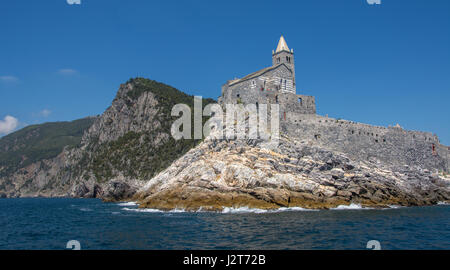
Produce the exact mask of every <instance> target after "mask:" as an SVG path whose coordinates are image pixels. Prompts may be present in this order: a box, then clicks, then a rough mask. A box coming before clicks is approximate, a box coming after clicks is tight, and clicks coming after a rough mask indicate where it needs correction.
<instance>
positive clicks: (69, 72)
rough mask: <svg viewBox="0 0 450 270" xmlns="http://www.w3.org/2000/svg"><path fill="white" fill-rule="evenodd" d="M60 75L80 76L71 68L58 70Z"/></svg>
mask: <svg viewBox="0 0 450 270" xmlns="http://www.w3.org/2000/svg"><path fill="white" fill-rule="evenodd" d="M58 73H59V74H61V75H66V76H68V75H75V74H78V71H77V70H75V69H71V68H63V69H60V70H58Z"/></svg>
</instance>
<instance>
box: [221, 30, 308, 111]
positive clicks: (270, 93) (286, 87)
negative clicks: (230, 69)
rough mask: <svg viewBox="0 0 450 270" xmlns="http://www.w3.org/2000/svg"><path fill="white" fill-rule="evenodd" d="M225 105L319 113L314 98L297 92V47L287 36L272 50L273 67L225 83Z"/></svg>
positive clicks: (223, 102)
mask: <svg viewBox="0 0 450 270" xmlns="http://www.w3.org/2000/svg"><path fill="white" fill-rule="evenodd" d="M219 103H221V104H235V103H242V104H256V105H259V104H279V105H280V113H281V114H282V115H283V114H284V115H285V114H286V113H289V112H294V113H301V114H315V113H316V105H315V100H314V97H312V96H305V95H297V88H296V79H295V59H294V50H293V49H289V47H288V45H287V43H286V40H285V39H284V37H283V36H281V37H280V40H279V42H278V46H277V48H276V50H274V51H272V66H269V67H266V68H264V69H261V70H259V71H256V72H254V73H251V74H249V75H247V76H244V77H242V78H241V79H234V80H229V81H227V82H226V83H225V84H224V85H223V86H222V96H221V97H220V98H219Z"/></svg>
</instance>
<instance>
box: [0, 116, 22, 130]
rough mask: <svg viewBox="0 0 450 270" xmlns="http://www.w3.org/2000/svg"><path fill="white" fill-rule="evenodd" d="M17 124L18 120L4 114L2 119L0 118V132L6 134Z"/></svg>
mask: <svg viewBox="0 0 450 270" xmlns="http://www.w3.org/2000/svg"><path fill="white" fill-rule="evenodd" d="M18 125H19V120H17V118H15V117H12V116H11V115H7V116H5V118H4V119H3V120H0V134H8V133H10V132H12V131H14V130H15V129H16V128H17V126H18Z"/></svg>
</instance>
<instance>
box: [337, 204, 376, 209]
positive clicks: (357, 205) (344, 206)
mask: <svg viewBox="0 0 450 270" xmlns="http://www.w3.org/2000/svg"><path fill="white" fill-rule="evenodd" d="M369 209H373V208H370V207H362V206H361V205H360V204H356V203H351V204H350V205H339V206H338V207H335V208H331V209H330V210H369Z"/></svg>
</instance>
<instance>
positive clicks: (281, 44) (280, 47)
mask: <svg viewBox="0 0 450 270" xmlns="http://www.w3.org/2000/svg"><path fill="white" fill-rule="evenodd" d="M281 51H288V52H289V47H288V45H287V43H286V40H284V37H283V36H281V37H280V41H278V46H277V50H276V53H279V52H281Z"/></svg>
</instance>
